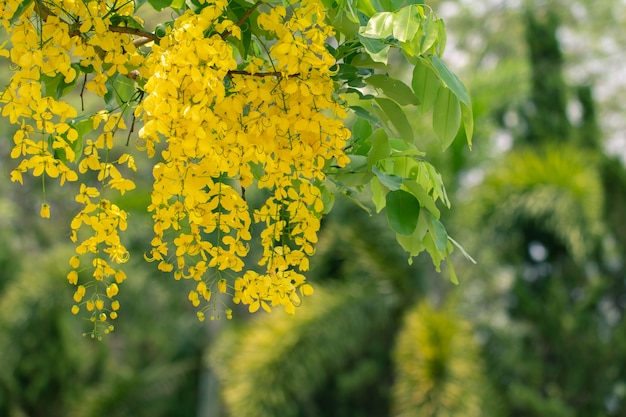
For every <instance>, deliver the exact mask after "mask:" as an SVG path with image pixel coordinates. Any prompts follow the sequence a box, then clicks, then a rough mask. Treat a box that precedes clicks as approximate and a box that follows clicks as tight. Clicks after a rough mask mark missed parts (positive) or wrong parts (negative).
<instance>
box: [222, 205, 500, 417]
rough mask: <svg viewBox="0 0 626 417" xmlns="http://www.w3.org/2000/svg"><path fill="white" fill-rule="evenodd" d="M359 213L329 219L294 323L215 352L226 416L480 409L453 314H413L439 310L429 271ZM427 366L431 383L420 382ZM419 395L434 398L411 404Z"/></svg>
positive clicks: (262, 328) (462, 331) (269, 325)
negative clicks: (311, 288) (308, 293)
mask: <svg viewBox="0 0 626 417" xmlns="http://www.w3.org/2000/svg"><path fill="white" fill-rule="evenodd" d="M357 210H359V209H357V208H355V207H354V206H352V205H350V206H346V205H345V204H341V203H338V206H337V207H336V209H335V210H334V211H333V214H331V215H329V216H328V217H327V218H326V220H325V221H326V224H325V225H324V227H323V232H322V236H321V240H320V244H319V251H320V252H319V256H318V261H317V262H316V263H315V264H314V267H313V269H312V271H311V272H312V276H313V278H314V279H315V281H317V282H318V284H317V285H316V288H318V289H319V292H320V294H317V293H316V295H315V297H312V298H309V299H307V300H306V301H305V304H304V305H303V306H302V307H301V309H300V311H299V314H297V315H296V316H295V317H289V316H285V315H275V314H272V316H271V317H263V318H261V319H260V320H258V321H256V320H255V322H254V323H247V324H243V325H241V326H240V327H239V328H238V329H234V328H231V327H229V328H228V329H226V333H225V337H223V338H221V339H220V340H219V341H218V342H217V345H216V346H215V347H214V349H213V350H212V352H211V356H210V358H211V359H210V364H211V365H212V366H213V367H214V368H215V369H216V371H217V374H218V376H219V379H220V381H221V383H222V384H223V400H224V402H225V406H226V407H225V408H226V412H227V414H226V415H229V416H237V415H255V416H259V417H270V416H280V417H285V416H302V417H308V416H324V417H361V416H363V417H365V416H381V417H382V416H391V415H398V416H400V415H416V414H415V412H416V410H419V412H420V413H424V414H423V415H429V416H436V415H437V416H444V415H449V416H468V415H470V414H467V412H468V408H467V407H466V405H467V404H471V408H472V409H475V410H478V409H481V408H484V406H486V404H487V402H488V401H487V399H488V397H487V396H486V395H483V394H484V393H486V392H487V391H488V390H487V388H486V387H487V386H488V384H487V382H486V380H484V378H483V370H482V367H481V363H480V359H479V357H478V349H477V346H476V344H475V341H474V339H473V336H472V331H471V328H470V326H469V324H468V323H467V322H462V321H460V320H458V318H457V317H456V316H455V315H454V313H453V310H452V309H451V308H450V309H448V308H446V309H443V310H441V311H439V309H435V308H432V307H427V306H426V304H425V302H423V303H422V304H420V305H421V307H420V308H419V309H415V308H413V306H415V305H416V302H417V301H418V300H421V299H423V298H424V297H427V294H430V295H431V296H432V298H433V302H435V303H436V302H437V300H438V296H437V294H439V291H433V290H434V289H436V284H433V280H431V279H428V278H427V277H424V275H425V274H424V272H423V271H424V270H427V268H426V267H425V265H419V266H417V267H415V266H414V267H409V266H408V265H407V263H406V259H405V256H406V255H405V254H403V253H402V251H401V250H400V248H398V247H397V245H395V244H394V243H393V236H390V235H389V234H386V233H385V229H384V225H381V224H380V222H379V221H373V219H372V218H367V215H366V214H365V213H364V212H362V211H357ZM378 220H380V219H378ZM366 226H367V228H366ZM364 230H367V233H364ZM374 236H375V238H372V237H374ZM429 287H430V289H429ZM439 295H441V294H439ZM448 307H451V306H448ZM407 314H408V315H407ZM416 314H417V316H416ZM405 320H406V323H407V324H406V325H403V323H404V322H405ZM421 323H423V326H422V327H420V324H421ZM439 327H441V328H439ZM420 329H422V331H420ZM396 340H397V341H398V343H399V344H398V347H397V348H396V350H395V352H396V353H395V354H394V346H395V345H396ZM446 352H447V353H448V354H446ZM424 355H434V357H433V360H432V361H429V359H428V358H426V357H425V356H424ZM425 363H429V364H431V365H432V366H433V367H435V368H436V369H434V368H433V372H434V373H432V374H429V373H428V372H424V373H421V374H419V373H418V374H416V373H415V372H416V368H418V367H420V366H421V365H423V364H425ZM469 374H471V375H472V377H471V378H468V375H469ZM476 381H484V382H485V383H484V384H478V385H477V384H476ZM483 389H484V391H483ZM424 390H427V391H428V395H435V396H433V397H432V398H431V400H430V401H426V402H424V403H422V404H414V403H413V402H412V399H413V398H414V397H415V395H416V393H419V392H420V391H424ZM461 393H462V394H461ZM437 395H439V397H437ZM440 400H442V401H440ZM407 404H409V406H410V407H412V408H410V410H412V411H410V412H409V410H407V407H406V405H407ZM407 412H409V414H406V413H407Z"/></svg>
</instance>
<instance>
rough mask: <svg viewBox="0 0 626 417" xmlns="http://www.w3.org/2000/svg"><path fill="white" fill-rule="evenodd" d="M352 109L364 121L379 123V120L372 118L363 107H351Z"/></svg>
mask: <svg viewBox="0 0 626 417" xmlns="http://www.w3.org/2000/svg"><path fill="white" fill-rule="evenodd" d="M350 109H352V111H353V112H354V113H355V114H356V115H357V116H359V117H360V118H362V119H365V120H369V121H370V122H372V123H377V122H378V119H377V118H376V117H374V116H372V115H371V114H370V113H369V112H368V111H367V110H366V109H364V108H363V107H361V106H350Z"/></svg>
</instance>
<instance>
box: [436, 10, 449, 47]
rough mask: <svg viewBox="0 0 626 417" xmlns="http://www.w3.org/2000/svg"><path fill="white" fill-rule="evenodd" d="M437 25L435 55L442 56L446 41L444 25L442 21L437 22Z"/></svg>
mask: <svg viewBox="0 0 626 417" xmlns="http://www.w3.org/2000/svg"><path fill="white" fill-rule="evenodd" d="M437 22H438V23H439V36H437V39H438V42H437V54H438V55H439V56H441V55H443V51H444V50H445V49H446V43H447V41H448V37H447V35H446V24H445V23H444V21H443V20H441V19H439V20H437Z"/></svg>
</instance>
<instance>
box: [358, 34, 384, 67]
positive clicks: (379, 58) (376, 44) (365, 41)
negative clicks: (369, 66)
mask: <svg viewBox="0 0 626 417" xmlns="http://www.w3.org/2000/svg"><path fill="white" fill-rule="evenodd" d="M358 37H359V40H360V41H361V44H362V45H363V46H364V47H365V51H366V52H367V53H368V55H369V56H370V58H372V60H373V61H375V62H382V63H383V64H385V65H387V61H388V60H389V49H390V48H391V45H389V44H387V43H385V42H383V41H382V40H380V39H372V38H368V37H365V36H361V35H360V34H359V35H358ZM355 65H356V64H355Z"/></svg>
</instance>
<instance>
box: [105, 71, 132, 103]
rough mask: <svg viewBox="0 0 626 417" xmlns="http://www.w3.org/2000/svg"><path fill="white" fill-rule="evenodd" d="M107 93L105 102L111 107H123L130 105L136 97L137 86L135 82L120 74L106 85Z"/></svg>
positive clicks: (110, 78) (111, 78)
mask: <svg viewBox="0 0 626 417" xmlns="http://www.w3.org/2000/svg"><path fill="white" fill-rule="evenodd" d="M105 85H106V87H107V92H106V94H105V95H104V100H105V102H106V103H107V105H109V106H111V107H115V105H116V104H117V106H122V105H124V104H126V103H128V102H129V101H130V100H131V98H132V97H133V96H134V95H135V91H136V85H135V82H134V81H133V80H131V79H130V78H128V77H124V76H122V75H120V74H115V75H113V76H112V77H109V79H108V80H107V81H106V83H105Z"/></svg>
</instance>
